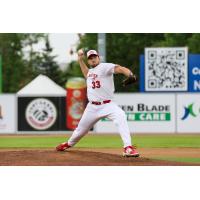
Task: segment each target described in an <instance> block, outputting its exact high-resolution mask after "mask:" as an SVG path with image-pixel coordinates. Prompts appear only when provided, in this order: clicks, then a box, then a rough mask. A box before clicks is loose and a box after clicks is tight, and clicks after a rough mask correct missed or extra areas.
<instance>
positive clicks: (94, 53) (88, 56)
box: [87, 53, 99, 59]
mask: <svg viewBox="0 0 200 200" xmlns="http://www.w3.org/2000/svg"><path fill="white" fill-rule="evenodd" d="M91 56H99V55H98V54H95V53H94V54H91V55H89V56H88V57H87V58H88V59H89V58H90V57H91Z"/></svg>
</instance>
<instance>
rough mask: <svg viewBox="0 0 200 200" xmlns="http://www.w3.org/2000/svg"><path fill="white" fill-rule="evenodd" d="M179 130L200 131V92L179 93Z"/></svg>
mask: <svg viewBox="0 0 200 200" xmlns="http://www.w3.org/2000/svg"><path fill="white" fill-rule="evenodd" d="M177 132H178V133H200V94H186V93H184V94H177Z"/></svg>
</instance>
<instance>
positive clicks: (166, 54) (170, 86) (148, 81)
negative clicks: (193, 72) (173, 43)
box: [145, 47, 188, 91]
mask: <svg viewBox="0 0 200 200" xmlns="http://www.w3.org/2000/svg"><path fill="white" fill-rule="evenodd" d="M187 77H188V49H187V48H186V47H179V48H146V49H145V90H146V91H187V89H188V87H187V84H188V80H187Z"/></svg>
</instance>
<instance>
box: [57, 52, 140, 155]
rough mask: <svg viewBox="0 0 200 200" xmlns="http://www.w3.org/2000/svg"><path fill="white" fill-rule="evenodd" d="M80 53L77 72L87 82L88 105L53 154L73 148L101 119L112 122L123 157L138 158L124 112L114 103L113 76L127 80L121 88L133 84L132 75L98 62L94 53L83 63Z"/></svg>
mask: <svg viewBox="0 0 200 200" xmlns="http://www.w3.org/2000/svg"><path fill="white" fill-rule="evenodd" d="M83 58H84V51H83V50H82V49H80V50H79V51H78V62H79V64H80V67H81V71H82V73H83V75H84V77H85V78H86V80H87V97H88V100H89V103H88V105H87V107H86V109H85V111H84V113H83V116H82V118H81V120H80V122H79V124H78V126H77V128H76V129H75V130H74V132H73V134H72V136H71V137H70V138H69V140H68V141H67V142H64V143H62V144H60V145H58V146H57V147H56V150H57V151H64V150H66V149H68V148H70V147H72V146H74V145H75V144H76V143H77V142H78V141H79V140H80V139H81V138H82V137H83V136H84V135H86V134H87V133H88V131H89V130H90V129H91V128H92V127H93V126H94V124H95V123H96V122H97V121H99V120H100V119H101V118H105V117H106V118H108V119H110V120H112V121H113V122H114V124H115V125H116V126H117V128H118V132H119V134H120V136H121V139H122V141H123V144H124V151H123V156H125V157H138V156H139V153H138V152H137V150H136V148H135V147H134V146H132V143H131V136H130V131H129V127H128V123H127V119H126V115H125V113H124V111H123V110H122V109H121V108H120V107H119V106H118V105H117V104H116V103H115V102H114V100H113V97H114V81H113V74H123V75H125V76H126V77H127V78H126V79H125V80H124V81H123V82H122V84H123V85H124V86H126V85H128V84H131V83H134V82H136V76H135V75H133V73H132V72H131V71H130V70H129V69H128V68H126V67H122V66H120V65H117V64H112V63H101V62H100V58H99V54H98V53H97V51H95V50H89V51H88V52H87V61H88V64H89V66H90V67H91V68H88V67H87V65H86V64H85V62H84V59H83Z"/></svg>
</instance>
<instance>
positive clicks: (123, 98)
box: [95, 93, 175, 133]
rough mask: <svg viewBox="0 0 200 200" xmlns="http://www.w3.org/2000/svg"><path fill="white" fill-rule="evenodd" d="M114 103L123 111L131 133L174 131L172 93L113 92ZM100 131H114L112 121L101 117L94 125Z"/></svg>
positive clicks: (173, 101) (173, 97)
mask: <svg viewBox="0 0 200 200" xmlns="http://www.w3.org/2000/svg"><path fill="white" fill-rule="evenodd" d="M115 100H116V103H117V104H118V105H119V106H120V107H121V108H122V109H123V110H124V111H125V113H126V116H127V120H128V125H129V128H130V131H131V132H133V133H174V132H175V95H174V94H147V93H145V94H138V93H137V94H135V93H134V94H115ZM95 128H96V131H97V132H100V133H116V132H117V129H116V127H115V126H114V124H113V122H112V121H109V120H107V119H102V120H101V121H99V122H98V123H97V125H96V127H95Z"/></svg>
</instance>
